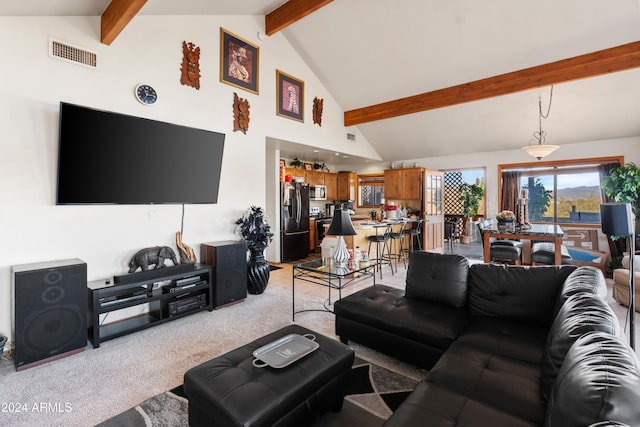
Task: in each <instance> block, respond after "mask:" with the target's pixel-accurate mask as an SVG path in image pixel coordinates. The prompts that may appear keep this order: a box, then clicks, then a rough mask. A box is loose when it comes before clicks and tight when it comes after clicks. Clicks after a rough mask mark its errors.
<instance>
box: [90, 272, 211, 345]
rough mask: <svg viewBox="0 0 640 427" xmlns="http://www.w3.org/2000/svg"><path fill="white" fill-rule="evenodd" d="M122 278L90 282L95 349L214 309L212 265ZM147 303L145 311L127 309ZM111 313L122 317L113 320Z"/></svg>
mask: <svg viewBox="0 0 640 427" xmlns="http://www.w3.org/2000/svg"><path fill="white" fill-rule="evenodd" d="M142 273H144V274H142ZM120 277H123V278H125V279H124V280H121V281H119V283H115V280H114V281H111V280H96V281H92V282H89V283H88V285H87V286H88V295H89V313H88V316H87V317H88V319H87V321H88V326H89V341H90V342H91V344H92V345H93V347H94V348H98V347H100V343H101V342H104V341H107V340H110V339H114V338H117V337H121V336H123V335H126V334H130V333H132V332H136V331H140V330H143V329H147V328H150V327H152V326H155V325H159V324H161V323H165V322H170V321H171V320H175V319H179V318H181V317H184V316H188V315H190V314H193V313H197V312H199V311H203V310H209V311H213V284H212V277H213V276H212V270H211V267H210V266H208V265H203V264H183V265H177V266H174V267H165V268H161V269H158V270H150V271H143V272H139V273H131V274H127V275H124V276H120ZM114 279H115V277H114ZM123 282H124V283H123ZM144 304H148V305H149V307H148V310H146V311H145V312H144V313H143V314H135V315H133V316H131V315H130V314H129V313H127V312H126V311H125V310H126V309H130V308H131V307H137V306H140V307H142V306H143V305H144ZM120 310H122V312H121V315H120V316H118V314H116V312H118V311H120ZM110 316H111V317H112V318H113V317H116V316H117V317H119V318H117V319H115V320H113V321H110V320H111V319H109V317H110Z"/></svg>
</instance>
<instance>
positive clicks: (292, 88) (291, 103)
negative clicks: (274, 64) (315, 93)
mask: <svg viewBox="0 0 640 427" xmlns="http://www.w3.org/2000/svg"><path fill="white" fill-rule="evenodd" d="M276 85H277V93H278V97H277V99H276V102H277V105H276V114H277V115H279V116H282V117H287V118H289V119H292V120H297V121H299V122H304V82H303V81H302V80H298V79H296V78H295V77H293V76H290V75H289V74H287V73H283V72H282V71H280V70H276Z"/></svg>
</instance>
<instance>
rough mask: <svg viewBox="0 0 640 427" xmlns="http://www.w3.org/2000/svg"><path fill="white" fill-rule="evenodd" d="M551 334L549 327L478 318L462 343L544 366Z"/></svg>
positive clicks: (465, 331)
mask: <svg viewBox="0 0 640 427" xmlns="http://www.w3.org/2000/svg"><path fill="white" fill-rule="evenodd" d="M548 332H549V330H548V329H547V328H544V327H542V326H538V325H534V324H530V323H523V322H516V321H513V320H506V319H501V318H499V317H477V318H475V319H474V320H473V322H472V323H471V324H470V325H469V327H468V328H466V329H465V330H464V332H463V333H462V334H461V335H460V337H458V341H459V342H462V343H465V344H468V345H471V346H474V347H476V348H480V349H485V350H490V351H493V352H495V354H498V355H501V356H505V357H510V358H512V359H517V360H521V361H523V362H528V363H535V364H540V360H542V354H543V352H544V345H545V343H546V341H547V333H548Z"/></svg>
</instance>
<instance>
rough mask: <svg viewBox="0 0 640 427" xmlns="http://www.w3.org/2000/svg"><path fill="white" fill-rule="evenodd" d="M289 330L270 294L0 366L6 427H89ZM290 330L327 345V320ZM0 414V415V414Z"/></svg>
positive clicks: (305, 304) (315, 302) (283, 300)
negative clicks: (39, 361) (72, 350)
mask: <svg viewBox="0 0 640 427" xmlns="http://www.w3.org/2000/svg"><path fill="white" fill-rule="evenodd" d="M321 306H322V299H320V298H316V297H312V296H308V295H304V294H299V295H298V294H297V295H296V308H297V309H300V308H317V307H321ZM290 323H291V292H290V291H289V290H286V289H284V288H281V287H277V286H272V287H268V288H267V290H266V292H265V293H264V294H262V295H249V297H248V298H247V300H245V301H244V302H242V303H240V304H236V305H233V306H230V307H226V308H223V309H221V310H215V311H213V312H208V311H205V312H201V313H197V314H194V315H192V316H188V317H185V318H183V319H180V320H177V321H173V322H169V323H166V324H164V325H159V326H156V327H153V328H150V329H147V330H145V331H141V332H137V333H134V334H130V335H127V336H125V337H122V338H118V339H115V340H111V341H107V342H105V343H102V344H101V346H100V348H98V349H93V348H91V345H89V346H88V347H87V350H86V351H84V352H82V353H80V354H77V355H73V356H70V357H67V358H64V359H60V360H57V361H54V362H51V363H47V364H45V365H42V366H38V367H34V368H30V369H26V370H24V371H21V372H16V371H15V368H14V366H13V364H12V362H10V361H3V362H2V363H1V364H0V391H1V392H2V399H0V402H1V403H2V404H12V407H7V408H6V411H5V412H4V413H2V414H1V415H0V422H1V423H2V425H6V426H12V427H14V426H25V427H27V426H28V427H33V426H45V425H46V426H91V425H95V424H97V423H99V422H102V421H104V420H106V419H108V418H111V417H113V416H114V415H116V414H119V413H121V412H123V411H125V410H127V409H129V408H131V407H134V406H135V405H138V404H140V403H141V402H143V401H145V400H147V399H149V398H150V397H152V396H155V395H157V394H160V393H162V392H164V391H167V390H170V389H172V388H173V387H176V386H178V385H180V384H182V382H183V375H184V373H185V372H186V371H187V370H188V369H189V368H191V367H194V366H196V365H198V364H200V363H202V362H205V361H207V360H210V359H212V358H214V357H216V356H218V355H220V354H223V353H225V352H227V351H229V350H232V349H233V348H236V347H238V346H239V345H242V344H244V343H246V342H249V341H252V340H254V339H256V338H258V337H260V336H263V335H265V334H266V333H268V332H271V331H274V330H276V329H279V328H281V327H283V326H285V325H288V324H290ZM296 323H298V324H300V325H302V326H305V327H307V328H309V329H312V330H314V331H316V332H319V333H322V334H325V335H327V336H330V337H335V335H334V318H333V315H332V314H330V313H319V312H308V313H304V314H300V315H298V316H296ZM354 348H355V349H356V353H357V354H358V355H359V356H361V357H363V358H368V359H369V360H372V361H374V362H376V363H377V364H379V365H380V366H383V367H384V366H392V367H393V368H394V370H396V371H400V372H402V373H403V374H404V375H405V376H408V377H410V378H417V379H420V378H421V377H422V376H423V375H424V373H423V372H421V371H419V370H417V369H415V368H413V367H411V366H409V365H405V364H401V363H399V362H397V361H395V360H394V359H391V358H388V357H386V356H383V355H380V354H379V353H376V352H374V351H372V350H369V349H366V348H358V346H357V345H356V346H354ZM0 409H5V408H4V407H3V408H0Z"/></svg>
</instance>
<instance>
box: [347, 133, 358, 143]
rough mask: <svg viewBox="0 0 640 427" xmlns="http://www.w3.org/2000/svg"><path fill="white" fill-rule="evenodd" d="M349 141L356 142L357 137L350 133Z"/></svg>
mask: <svg viewBox="0 0 640 427" xmlns="http://www.w3.org/2000/svg"><path fill="white" fill-rule="evenodd" d="M347 139H348V140H349V141H355V140H356V136H355V135H354V134H352V133H348V134H347Z"/></svg>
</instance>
